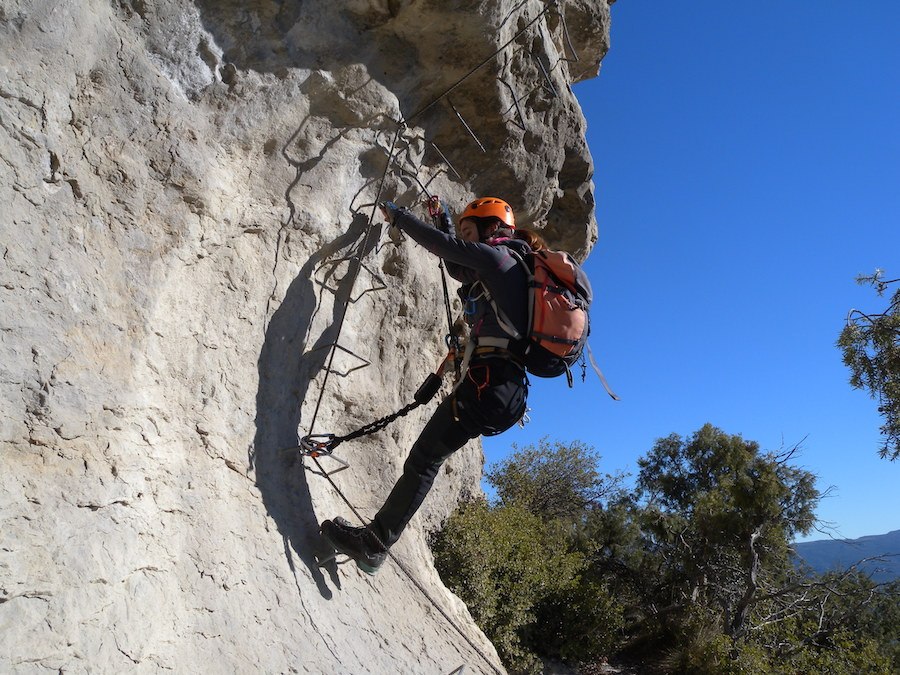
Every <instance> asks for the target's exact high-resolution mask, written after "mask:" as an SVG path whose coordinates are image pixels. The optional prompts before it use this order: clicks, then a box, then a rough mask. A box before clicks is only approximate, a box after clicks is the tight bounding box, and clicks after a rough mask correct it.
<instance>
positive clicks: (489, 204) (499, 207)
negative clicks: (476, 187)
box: [459, 197, 516, 229]
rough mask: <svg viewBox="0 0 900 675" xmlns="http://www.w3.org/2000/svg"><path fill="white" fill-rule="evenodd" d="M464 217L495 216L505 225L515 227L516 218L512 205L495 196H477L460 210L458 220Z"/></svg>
mask: <svg viewBox="0 0 900 675" xmlns="http://www.w3.org/2000/svg"><path fill="white" fill-rule="evenodd" d="M466 218H496V219H497V220H499V221H501V222H503V223H505V224H506V227H509V228H512V229H516V218H515V216H513V210H512V207H511V206H510V205H509V204H507V203H506V202H505V201H503V200H502V199H497V198H496V197H479V198H478V199H476V200H475V201H473V202H470V203H469V205H468V206H467V207H466V208H465V210H464V211H463V212H462V215H461V216H460V217H459V220H460V222H462V221H463V220H465V219H466Z"/></svg>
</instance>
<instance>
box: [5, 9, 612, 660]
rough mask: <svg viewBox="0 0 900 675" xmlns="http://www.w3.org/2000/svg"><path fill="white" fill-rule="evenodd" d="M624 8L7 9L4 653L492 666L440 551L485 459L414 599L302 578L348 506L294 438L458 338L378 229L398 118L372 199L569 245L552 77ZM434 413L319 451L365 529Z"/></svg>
mask: <svg viewBox="0 0 900 675" xmlns="http://www.w3.org/2000/svg"><path fill="white" fill-rule="evenodd" d="M542 13H543V14H542ZM534 19H537V20H536V21H534V23H533V24H532V25H531V27H530V28H529V29H528V30H527V31H525V32H524V33H522V34H521V35H520V36H519V37H518V38H517V39H516V40H514V41H513V42H512V43H511V44H509V45H508V46H507V47H506V48H505V49H504V50H503V51H502V52H501V53H500V54H498V55H497V56H496V57H495V58H493V59H491V60H490V61H489V62H487V63H486V64H485V65H484V66H483V67H482V68H481V69H479V70H478V71H477V72H475V73H474V74H471V75H469V76H468V77H467V78H466V79H465V80H464V81H463V82H462V83H461V84H459V86H457V87H456V88H455V89H454V90H453V91H452V92H451V93H450V94H449V96H447V97H443V98H440V97H441V95H442V94H443V93H444V92H446V90H447V89H448V88H449V87H451V86H452V85H453V84H454V83H456V82H458V81H459V80H460V78H462V77H463V76H465V75H466V74H467V73H469V72H470V71H471V70H472V69H473V68H474V67H475V66H477V65H478V64H479V63H481V62H482V61H483V60H484V59H485V58H486V57H488V56H489V55H490V54H492V53H493V52H494V51H495V50H497V49H498V48H499V47H500V46H501V45H503V44H504V43H506V42H507V41H509V40H510V39H511V38H513V36H515V35H516V34H517V33H518V32H519V31H520V30H522V29H523V28H524V27H526V26H527V25H528V24H529V22H531V21H532V20H534ZM608 26H609V11H608V8H607V5H606V3H605V2H603V1H602V0H601V1H591V0H565V1H564V2H561V3H559V5H558V6H556V5H547V4H545V3H543V2H539V1H538V0H525V1H518V0H517V1H513V0H502V1H500V2H470V1H467V0H456V1H453V2H438V1H437V0H344V1H343V2H333V3H324V2H321V3H317V2H310V1H309V0H307V1H305V2H304V1H301V0H296V1H291V0H256V1H253V2H236V1H235V0H219V1H217V2H213V1H212V0H193V2H190V1H188V2H176V1H175V0H108V1H104V0H82V1H81V2H77V3H75V2H57V1H53V0H0V159H2V161H0V195H2V201H0V204H2V206H0V253H2V265H0V308H2V314H0V403H2V404H0V672H15V673H32V672H34V673H41V672H48V671H53V672H60V673H62V672H64V673H78V672H158V671H162V670H168V671H173V672H184V673H187V672H198V673H199V672H202V673H207V672H208V673H218V672H221V673H226V672H229V673H231V672H271V673H288V672H295V673H296V672H306V673H450V672H453V671H455V670H457V669H458V668H459V667H461V666H465V668H466V669H465V672H467V673H469V672H488V673H489V672H494V669H495V668H497V669H499V668H500V665H499V662H498V660H497V658H496V653H495V652H494V650H493V648H492V646H491V645H490V644H489V643H488V641H487V640H486V639H485V637H484V636H483V634H482V633H481V632H480V631H479V630H478V628H477V627H476V626H475V625H474V623H473V622H472V620H471V617H470V616H469V614H468V612H467V610H466V609H465V607H464V606H463V605H462V603H461V602H460V601H459V600H458V599H456V598H455V596H453V595H452V594H451V593H449V592H448V591H447V590H446V589H445V588H444V587H443V586H442V584H441V582H440V579H439V578H438V576H437V573H436V572H435V570H434V568H433V565H432V559H431V555H430V553H429V551H428V547H427V543H426V534H427V532H428V531H429V530H432V529H434V528H435V527H436V526H437V525H438V524H439V523H440V521H441V520H442V519H443V518H445V517H446V516H447V515H448V514H449V513H450V511H451V510H452V509H453V507H454V505H455V504H456V502H457V501H458V499H459V498H460V497H461V496H464V495H465V494H471V493H474V492H477V491H478V490H479V487H478V479H479V476H480V471H481V463H482V459H481V451H480V446H479V445H478V444H477V443H473V444H471V445H470V446H468V447H467V448H465V449H464V450H462V451H460V452H459V453H457V456H455V457H453V458H452V459H451V460H450V461H449V462H448V463H447V465H446V467H445V469H444V470H443V471H442V473H441V476H439V478H438V481H437V484H436V487H435V489H434V491H433V493H432V494H431V495H430V496H429V499H428V501H427V502H426V506H425V508H424V509H423V511H422V512H421V513H420V514H419V515H418V516H417V517H416V518H415V519H414V520H413V522H412V524H411V526H410V529H409V531H408V533H407V534H406V535H404V538H403V540H401V542H400V543H399V544H398V545H397V546H396V547H395V549H394V550H395V552H396V555H397V558H398V559H399V560H401V561H402V562H403V565H404V567H405V568H406V569H408V570H410V572H411V573H412V574H413V575H414V577H415V579H416V580H417V581H418V583H419V584H421V586H422V588H423V589H424V590H425V592H426V593H427V594H428V596H430V599H429V597H426V595H425V593H423V592H422V590H421V589H419V588H417V587H416V586H415V585H414V584H413V583H411V582H410V580H409V579H408V578H407V577H406V576H405V575H404V574H403V572H402V570H401V569H399V568H398V567H397V566H396V565H395V564H393V563H391V562H388V563H387V564H386V565H385V567H384V568H383V569H382V570H381V571H380V572H379V574H378V575H377V576H375V577H373V578H369V577H367V576H365V575H363V574H361V573H360V572H358V571H357V570H356V568H355V567H353V566H352V565H342V566H339V567H338V568H335V567H334V566H331V567H326V568H320V567H319V566H318V565H317V562H316V558H315V555H316V553H317V551H318V548H319V546H320V543H319V538H318V535H317V530H318V522H319V521H320V520H321V519H323V518H326V517H331V516H333V515H337V514H340V515H344V516H346V517H351V513H350V511H349V508H348V507H347V506H346V505H345V504H344V503H343V501H341V499H340V497H339V496H338V495H337V494H336V493H335V491H334V490H333V488H332V487H331V485H330V484H329V483H328V482H327V481H326V480H325V479H323V478H322V477H320V476H318V475H316V474H315V473H314V470H315V469H316V465H315V464H314V463H312V462H310V461H309V460H306V461H302V460H301V459H299V458H298V457H297V456H296V454H295V453H285V452H283V451H282V450H283V449H284V448H289V447H292V446H296V445H297V440H298V436H301V435H303V434H306V433H309V432H310V431H314V432H316V433H323V432H329V431H333V432H336V433H346V432H348V431H350V430H352V429H355V428H357V427H358V426H361V425H362V424H365V423H367V422H370V421H372V420H373V419H375V418H378V417H381V416H383V415H385V414H388V413H390V412H392V411H393V410H396V409H397V408H399V407H401V406H402V405H403V404H404V403H407V402H408V401H410V400H411V398H412V394H413V392H414V391H415V390H416V388H417V387H418V386H419V384H420V383H421V382H422V380H423V379H424V378H425V376H426V375H427V374H428V373H429V372H430V371H431V370H433V368H434V367H435V366H436V364H437V362H438V361H439V360H440V358H441V357H442V352H443V349H444V347H443V335H444V333H445V332H446V319H445V315H444V310H443V300H442V294H441V283H440V276H439V270H438V268H437V265H436V262H435V260H434V259H433V258H432V257H431V256H429V255H428V254H427V253H425V252H424V251H423V250H422V249H421V248H420V247H417V246H416V245H415V244H413V243H412V242H411V241H409V240H407V239H405V238H402V237H400V236H399V235H398V234H397V233H396V232H391V231H389V230H388V229H387V228H386V227H384V226H383V225H382V224H380V223H379V222H378V220H379V219H375V221H374V224H373V226H372V229H371V230H369V223H370V218H371V216H372V212H373V208H372V206H371V204H372V203H373V202H374V201H375V199H376V195H377V194H378V188H379V185H380V182H381V178H382V175H383V173H384V169H385V164H386V161H387V158H388V155H389V154H390V147H391V143H392V141H393V140H394V138H395V134H396V130H397V120H399V119H401V118H402V119H404V120H408V122H409V123H408V125H407V126H406V127H404V129H403V130H402V133H401V134H400V135H399V136H398V137H397V144H396V147H395V152H394V161H393V162H392V163H391V166H390V167H388V171H387V176H386V180H385V184H384V189H383V192H382V198H389V199H393V200H394V201H397V202H398V203H401V204H406V205H410V204H413V203H415V202H416V201H418V200H420V199H421V187H420V185H421V184H424V185H427V186H428V190H429V191H430V192H432V193H438V194H440V195H441V196H442V197H443V198H444V199H446V200H447V201H448V203H449V204H451V206H453V207H457V208H458V207H459V206H460V205H462V204H463V203H464V202H465V201H466V200H467V199H469V198H471V197H472V196H475V195H479V194H496V195H498V196H502V197H504V198H506V199H507V200H509V201H510V202H511V203H512V204H513V205H514V207H515V208H516V211H517V218H518V220H519V222H520V223H525V224H528V223H535V224H536V225H537V226H540V227H543V228H544V231H545V233H546V234H547V235H548V237H549V238H550V239H551V240H552V241H553V243H555V244H556V245H558V246H563V247H567V248H569V249H570V250H572V251H573V252H575V253H576V254H579V255H581V256H584V255H586V254H587V252H588V250H589V248H590V246H591V245H592V243H593V241H594V240H595V239H596V223H595V221H594V216H593V206H594V205H593V197H592V192H593V185H592V182H591V176H592V161H591V157H590V154H589V152H588V150H587V146H586V143H585V139H584V120H583V116H582V114H581V111H580V108H579V106H578V103H577V101H576V100H575V98H574V96H573V94H572V92H571V90H570V88H569V84H570V83H571V82H573V81H575V80H578V79H583V78H586V77H592V76H594V75H595V74H596V72H597V69H598V67H599V60H600V58H601V57H602V55H603V53H605V50H606V45H607V42H608ZM576 56H577V60H576ZM544 71H546V73H547V75H546V76H545V75H544ZM429 104H432V105H430V107H428V108H427V109H426V110H425V111H424V112H422V113H421V114H418V115H416V113H417V111H420V110H422V109H423V108H424V107H425V106H428V105H429ZM457 113H458V115H457ZM462 120H464V121H465V123H466V124H468V125H469V126H470V128H471V130H472V131H473V132H474V136H473V135H472V134H470V133H469V132H467V131H466V129H465V127H464V126H463V121H462ZM476 138H477V140H476ZM479 143H480V144H481V145H482V146H483V148H484V151H482V150H481V148H480V147H479ZM367 232H368V233H369V234H370V235H371V236H368V237H367ZM356 254H361V256H362V257H361V260H362V266H361V267H359V269H358V274H354V272H355V271H356V270H355V264H356V263H355V259H353V258H352V256H353V255H356ZM354 277H356V279H355V283H353V285H352V288H351V283H352V282H354ZM347 300H351V301H352V302H350V304H349V309H348V310H347V312H346V317H345V319H344V320H343V321H342V320H341V319H342V316H343V315H344V314H343V306H344V303H345V302H346V301H347ZM339 329H340V335H339V338H338V331H339ZM336 340H337V341H338V344H339V345H340V347H341V349H338V350H336V351H335V354H336V357H335V360H334V363H333V364H332V369H331V373H330V375H329V377H328V378H327V381H326V379H325V373H326V370H325V369H326V366H327V359H328V357H329V355H330V353H331V347H330V346H331V345H332V344H333V343H334V342H335V341H336ZM345 350H346V351H345ZM367 364H368V365H367ZM360 366H364V367H360ZM323 382H324V383H325V391H324V393H323V392H322V389H321V388H322V384H323ZM320 400H321V405H320V406H318V407H319V409H318V413H317V414H315V415H314V411H315V409H316V407H317V404H318V402H319V401H320ZM433 405H434V404H432V405H431V406H427V407H426V408H424V409H420V410H418V411H416V412H414V413H412V414H411V415H409V416H408V417H406V418H403V419H402V420H400V421H398V422H397V423H395V424H394V425H393V426H392V427H391V428H389V429H388V430H386V431H383V432H380V433H378V434H376V435H373V436H371V437H369V438H367V439H364V440H360V441H354V442H352V443H347V444H345V445H343V446H341V448H340V451H339V452H338V453H336V454H339V455H340V456H342V457H343V458H344V459H346V460H348V461H349V462H350V463H351V465H352V468H351V469H349V470H346V471H343V472H340V473H337V474H335V475H334V476H333V479H334V481H335V483H336V484H337V485H338V487H339V488H340V490H341V491H342V492H343V493H344V494H345V495H346V496H347V498H348V499H349V500H350V501H351V502H352V503H353V505H354V506H355V507H356V508H357V509H358V510H359V511H360V512H361V513H362V514H364V516H367V517H368V516H371V515H372V514H373V513H374V511H375V510H376V509H377V508H378V506H379V505H380V503H381V501H382V500H383V499H384V497H385V496H386V494H387V491H388V489H389V487H390V486H391V485H392V484H393V481H394V479H395V478H396V477H397V475H398V474H399V471H400V467H401V465H402V463H403V460H404V458H405V453H406V452H407V450H408V448H409V446H410V445H411V443H412V441H413V440H414V439H415V437H416V435H417V432H418V430H419V429H420V428H421V426H422V424H423V423H424V421H425V420H426V419H427V415H428V413H429V411H430V410H431V409H432V407H433ZM314 417H315V425H314V428H311V427H312V426H313V425H312V423H313V418H314ZM321 461H322V465H323V466H325V467H327V468H329V469H332V468H336V466H335V464H334V463H332V462H331V460H329V459H327V458H325V459H323V460H321ZM433 603H436V604H437V605H438V606H439V607H440V609H441V610H442V611H443V612H444V613H446V614H447V615H449V617H450V618H451V619H452V622H451V621H448V619H447V617H446V616H444V615H443V614H442V611H439V610H438V608H437V607H436V606H435V604H433ZM457 629H459V630H457ZM460 631H461V632H462V633H464V634H465V638H464V637H463V636H462V635H461V634H460ZM473 645H475V647H477V650H476V648H473ZM479 651H480V652H482V654H483V655H484V656H487V657H488V659H487V660H486V659H485V658H484V656H483V655H482V654H479V653H478V652H479Z"/></svg>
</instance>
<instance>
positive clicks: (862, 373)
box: [837, 270, 900, 460]
mask: <svg viewBox="0 0 900 675" xmlns="http://www.w3.org/2000/svg"><path fill="white" fill-rule="evenodd" d="M883 277H884V272H883V271H882V270H876V271H875V274H873V275H871V276H861V277H859V278H858V279H857V282H858V283H860V284H870V285H872V286H873V287H874V288H875V291H876V292H877V293H878V295H879V297H882V296H884V294H885V292H886V291H887V290H888V288H889V287H890V286H891V285H892V284H896V283H897V282H900V279H891V280H885V279H884V278H883ZM837 344H838V346H839V347H840V348H841V351H842V352H843V358H844V364H845V365H846V366H847V367H848V368H849V369H850V385H851V386H852V387H854V388H855V389H865V390H867V391H868V392H869V394H870V395H871V396H872V398H874V399H876V400H877V401H878V412H879V413H880V414H881V416H882V417H883V418H884V424H883V425H882V426H881V433H882V436H883V437H884V443H883V445H882V446H881V449H880V450H879V454H880V455H881V456H882V457H886V458H889V459H891V460H895V459H897V458H898V457H900V288H897V290H896V291H894V294H893V296H891V298H890V301H889V302H888V306H887V308H886V309H885V310H884V311H883V312H881V313H880V314H869V313H865V312H862V311H860V310H857V309H854V310H852V311H851V312H850V314H849V316H848V317H847V325H845V326H844V329H843V330H842V331H841V334H840V337H839V338H838V342H837Z"/></svg>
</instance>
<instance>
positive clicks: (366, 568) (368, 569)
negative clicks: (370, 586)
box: [319, 529, 381, 576]
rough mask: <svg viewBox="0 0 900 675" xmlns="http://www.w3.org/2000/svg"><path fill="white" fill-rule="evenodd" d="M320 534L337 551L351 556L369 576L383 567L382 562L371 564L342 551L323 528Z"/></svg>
mask: <svg viewBox="0 0 900 675" xmlns="http://www.w3.org/2000/svg"><path fill="white" fill-rule="evenodd" d="M319 534H321V535H322V537H323V538H324V539H325V541H327V542H328V544H329V545H330V546H331V548H333V549H334V550H335V551H336V552H337V553H340V554H341V555H345V556H347V557H348V558H350V559H351V560H352V561H353V562H355V563H356V566H357V567H358V568H359V569H361V570H362V571H363V572H365V573H366V574H368V575H369V576H372V575H374V574H375V573H376V572H377V571H378V570H379V569H381V564H378V565H370V564H369V563H366V562H363V561H362V560H360V559H359V558H354V557H353V556H352V555H350V554H349V553H346V552H345V551H342V550H341V549H340V547H339V546H338V545H337V544H335V543H334V542H333V541H332V540H331V537H329V536H328V535H327V534H326V533H325V532H324V531H323V530H321V529H320V530H319Z"/></svg>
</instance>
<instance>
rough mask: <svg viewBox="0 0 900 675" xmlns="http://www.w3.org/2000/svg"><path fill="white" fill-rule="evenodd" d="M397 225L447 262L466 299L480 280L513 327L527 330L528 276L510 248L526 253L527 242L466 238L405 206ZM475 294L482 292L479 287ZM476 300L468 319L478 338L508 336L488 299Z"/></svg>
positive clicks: (522, 253)
mask: <svg viewBox="0 0 900 675" xmlns="http://www.w3.org/2000/svg"><path fill="white" fill-rule="evenodd" d="M394 225H396V226H397V227H398V228H400V230H402V231H403V232H405V233H406V234H408V235H409V236H410V237H412V238H413V239H414V240H415V241H416V242H417V243H419V244H421V245H422V246H424V247H425V248H426V249H427V250H428V251H430V252H431V253H433V254H434V255H436V256H439V257H440V258H443V259H444V260H445V261H446V262H447V271H448V272H449V273H450V276H452V277H453V278H454V279H456V280H457V281H461V282H463V284H465V285H464V286H463V299H464V300H465V297H466V294H467V293H468V289H469V286H470V285H471V284H473V283H475V282H477V281H480V282H481V283H482V284H484V286H485V288H487V290H488V292H489V293H490V294H491V297H493V298H494V301H495V302H496V303H497V304H498V305H499V307H500V309H501V310H502V311H503V313H504V314H505V315H506V317H507V318H508V319H509V321H510V322H511V323H512V324H513V327H515V329H516V330H517V331H519V333H521V334H522V335H524V334H525V333H526V332H527V331H526V328H527V322H528V307H527V299H528V293H527V289H526V283H527V277H526V275H525V270H524V269H523V267H522V265H521V264H519V263H518V262H517V261H516V259H515V258H514V257H513V256H512V255H510V252H509V251H510V249H512V250H513V251H515V252H516V253H518V254H519V255H521V256H524V255H525V254H526V253H527V252H528V251H529V248H528V244H526V243H525V242H524V241H521V240H519V239H502V240H498V241H497V243H495V244H493V245H491V244H483V243H479V242H470V241H465V240H463V239H458V238H457V237H455V236H453V235H452V234H446V233H444V232H441V231H440V230H438V229H436V228H434V227H431V226H430V225H427V224H425V223H423V222H422V221H421V220H419V219H418V218H416V217H415V216H414V215H412V214H411V213H410V212H409V211H406V210H405V209H400V210H398V211H397V213H396V217H395V218H394ZM472 294H473V295H475V296H478V295H479V292H478V289H477V286H476V288H475V289H473V292H472ZM476 303H477V309H476V311H475V312H474V313H473V314H471V315H469V318H468V320H470V321H471V325H472V334H473V335H474V336H475V337H476V338H478V337H497V338H508V337H509V335H508V334H507V333H506V331H504V330H503V328H501V327H500V325H499V323H498V322H497V317H496V315H495V314H494V311H493V309H492V308H491V307H490V304H489V303H488V301H487V300H486V299H484V298H480V299H478V300H477V301H476Z"/></svg>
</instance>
